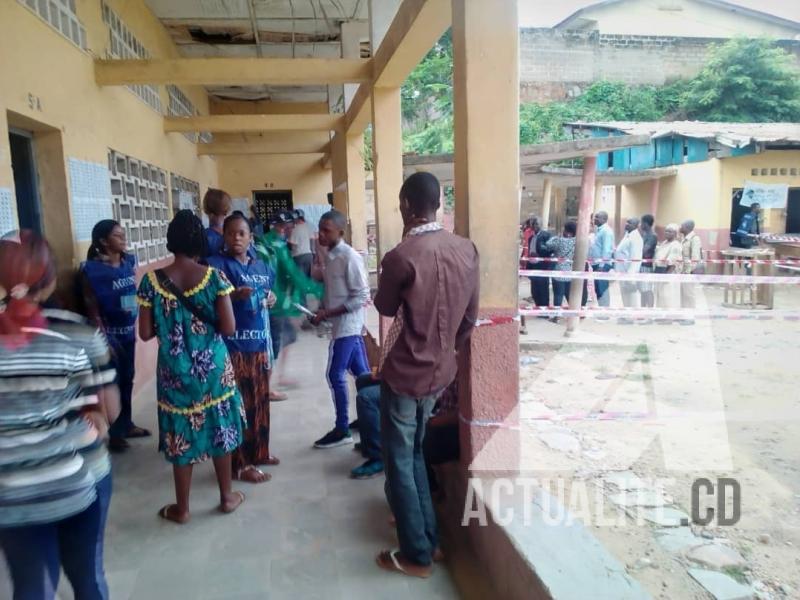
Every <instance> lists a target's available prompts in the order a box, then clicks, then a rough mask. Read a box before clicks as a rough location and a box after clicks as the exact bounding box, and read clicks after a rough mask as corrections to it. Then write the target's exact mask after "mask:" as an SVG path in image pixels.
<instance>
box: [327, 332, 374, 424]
mask: <svg viewBox="0 0 800 600" xmlns="http://www.w3.org/2000/svg"><path fill="white" fill-rule="evenodd" d="M347 371H350V373H352V375H353V377H358V376H359V375H364V374H365V373H369V364H368V363H367V349H366V348H365V347H364V339H363V338H362V337H361V336H360V335H350V336H347V337H342V338H338V339H335V340H333V341H331V345H330V350H329V351H328V385H329V386H330V388H331V394H332V395H333V404H334V407H335V408H336V429H339V430H342V431H344V430H346V429H347V428H348V427H349V424H350V421H349V419H348V412H347V408H348V400H347V379H346V378H345V373H346V372H347Z"/></svg>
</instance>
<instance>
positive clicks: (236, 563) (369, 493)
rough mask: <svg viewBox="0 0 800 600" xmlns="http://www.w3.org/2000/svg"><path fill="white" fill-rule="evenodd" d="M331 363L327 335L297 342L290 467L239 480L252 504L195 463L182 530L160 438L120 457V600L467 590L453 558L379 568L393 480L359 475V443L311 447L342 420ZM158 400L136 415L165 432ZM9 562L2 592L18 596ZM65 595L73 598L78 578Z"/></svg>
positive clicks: (285, 439)
mask: <svg viewBox="0 0 800 600" xmlns="http://www.w3.org/2000/svg"><path fill="white" fill-rule="evenodd" d="M326 361H327V341H326V340H321V339H318V338H317V337H316V336H313V335H311V334H308V333H304V334H302V335H301V337H300V340H299V342H298V343H297V344H296V345H295V346H294V347H292V349H291V354H290V356H289V366H290V372H291V376H292V377H293V378H296V379H297V380H298V381H299V382H301V386H300V387H299V388H298V389H297V390H293V391H292V392H291V399H290V400H289V401H287V402H282V403H273V404H272V448H271V450H272V452H273V454H275V455H277V456H279V457H280V459H281V464H280V465H279V466H277V467H271V468H269V471H270V473H272V476H273V479H272V481H270V482H268V483H265V484H262V485H259V486H254V485H251V484H238V487H239V488H240V489H242V490H244V491H245V492H246V494H247V501H246V502H245V503H244V504H243V505H242V507H241V508H240V509H239V510H238V511H237V512H236V513H234V514H232V515H222V514H220V513H218V512H217V511H216V504H217V502H218V496H217V491H216V484H215V480H214V475H213V468H212V466H211V464H210V463H208V464H203V465H200V466H199V467H197V468H196V469H195V473H194V481H193V488H192V520H191V522H190V523H189V524H187V525H184V526H182V527H181V526H177V525H175V524H172V523H169V522H166V521H163V520H161V519H159V518H158V517H157V516H156V512H157V511H158V509H159V508H160V507H161V506H162V505H164V504H166V503H168V502H172V501H173V498H174V497H173V487H172V476H171V469H170V466H169V465H168V464H167V463H166V462H165V461H164V459H163V457H162V456H161V455H159V454H158V453H157V452H156V449H155V442H154V441H152V440H135V441H134V448H133V449H132V450H131V451H129V452H128V453H126V454H124V455H122V456H120V457H115V464H114V468H115V469H114V477H115V481H114V496H113V499H112V503H111V513H110V518H109V523H108V528H107V532H106V559H105V564H106V571H107V574H108V578H109V585H110V587H111V597H112V599H113V600H127V599H128V598H133V599H136V600H140V599H141V600H159V599H162V598H163V599H169V600H195V599H197V600H200V599H209V600H210V599H230V600H245V599H248V600H249V599H256V598H261V599H264V598H270V599H276V598H293V599H312V598H320V599H324V600H334V599H342V600H345V599H350V598H369V599H371V600H373V599H374V600H377V599H382V598H386V599H389V598H391V599H394V598H406V597H413V598H441V599H445V598H447V599H449V598H458V592H457V591H456V588H455V586H454V584H453V582H452V580H451V579H450V576H449V574H448V572H447V570H446V568H445V567H443V566H438V567H437V568H436V570H435V574H434V576H433V577H432V578H430V579H428V580H412V579H409V578H407V577H403V576H400V575H395V574H392V573H386V572H384V571H381V570H380V569H378V567H377V566H376V565H375V563H374V556H375V554H376V553H377V551H378V550H380V549H382V548H388V547H395V546H396V538H395V535H394V531H393V529H392V528H391V527H390V526H389V524H388V521H387V519H388V517H389V512H388V509H387V506H386V502H385V500H384V497H383V479H382V478H379V479H373V480H369V481H354V480H351V479H349V477H348V474H349V471H350V469H351V468H352V467H354V466H356V465H357V464H359V459H360V456H358V455H357V454H356V453H355V452H353V451H352V447H343V448H336V449H332V450H314V449H312V447H311V446H312V443H313V441H314V440H315V439H317V438H318V437H320V436H321V435H322V434H324V433H325V432H326V431H327V430H328V429H329V428H330V426H331V425H332V420H333V407H332V404H331V400H330V395H329V392H328V388H327V386H326V384H325V380H324V369H325V365H326ZM153 397H154V396H153V393H152V391H149V390H148V391H145V392H144V393H142V394H140V396H139V398H138V399H137V404H136V406H135V416H136V421H137V423H138V424H141V425H144V426H147V427H152V428H155V406H154V402H153ZM351 404H352V405H353V408H352V411H353V412H354V411H355V408H354V403H353V402H351ZM0 569H2V570H3V572H0V599H2V598H7V597H10V594H9V590H8V583H7V575H6V574H5V572H4V564H3V565H2V567H0ZM60 597H61V598H62V599H68V598H71V597H72V595H71V593H70V591H69V586H68V585H65V584H63V583H62V586H61V593H60Z"/></svg>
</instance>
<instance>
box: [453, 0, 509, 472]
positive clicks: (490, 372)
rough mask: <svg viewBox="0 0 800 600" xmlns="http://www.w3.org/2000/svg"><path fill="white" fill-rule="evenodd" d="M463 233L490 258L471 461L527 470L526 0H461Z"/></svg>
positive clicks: (457, 104) (475, 349)
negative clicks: (522, 74)
mask: <svg viewBox="0 0 800 600" xmlns="http://www.w3.org/2000/svg"><path fill="white" fill-rule="evenodd" d="M453 51H454V79H453V83H454V86H453V87H454V89H453V100H454V111H455V190H456V206H455V209H456V215H455V216H456V232H457V233H459V234H460V235H463V236H466V237H469V238H470V239H471V240H472V241H473V242H474V243H475V245H476V246H477V248H478V251H479V252H480V260H481V305H480V315H481V319H483V320H485V325H482V326H480V327H478V328H476V330H475V331H474V333H473V336H472V341H471V344H470V348H469V351H468V352H467V353H466V355H462V356H460V357H459V366H460V371H459V383H460V388H459V391H460V399H459V412H460V413H461V445H462V452H461V457H462V462H463V463H464V464H465V466H467V467H468V468H469V469H470V470H471V471H472V472H483V473H493V474H494V473H513V472H516V471H517V470H518V469H519V456H520V440H519V406H518V405H519V324H518V323H517V322H516V320H515V319H516V316H517V312H518V275H517V265H518V261H517V254H518V251H519V248H518V235H517V232H518V229H519V210H520V184H519V30H518V19H517V0H493V1H492V2H485V1H482V0H453Z"/></svg>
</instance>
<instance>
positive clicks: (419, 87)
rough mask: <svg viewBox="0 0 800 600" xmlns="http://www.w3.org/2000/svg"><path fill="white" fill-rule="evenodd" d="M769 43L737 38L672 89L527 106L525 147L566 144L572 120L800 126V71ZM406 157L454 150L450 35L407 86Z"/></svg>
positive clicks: (615, 89) (523, 111)
mask: <svg viewBox="0 0 800 600" xmlns="http://www.w3.org/2000/svg"><path fill="white" fill-rule="evenodd" d="M793 60H794V59H793V58H792V56H791V55H789V54H788V53H787V52H785V51H784V50H782V49H781V48H779V47H778V46H776V45H775V44H774V43H772V42H770V41H767V40H754V39H734V40H730V41H728V42H726V43H724V44H721V45H719V46H717V47H715V48H714V49H713V50H712V52H711V55H710V58H709V61H708V64H707V65H706V66H705V68H704V69H703V70H702V71H701V73H700V74H698V75H697V76H696V77H695V78H694V79H692V80H680V81H676V82H674V83H672V84H670V85H666V86H661V87H657V86H647V85H645V86H630V85H626V84H624V83H620V82H612V81H599V82H596V83H594V84H592V85H590V86H589V87H588V88H587V89H586V90H584V92H583V93H582V94H581V95H580V96H578V97H577V98H574V99H571V100H566V101H562V102H551V103H548V104H534V103H528V104H521V105H520V143H521V144H523V145H527V144H536V143H541V142H548V141H558V140H563V139H565V138H566V134H565V132H564V123H568V122H571V121H660V120H678V119H686V118H692V119H698V120H706V121H739V122H770V121H800V70H798V68H797V67H796V66H795V64H794V62H793ZM401 95H402V107H403V108H402V110H403V121H404V135H403V145H404V151H405V152H412V153H416V154H441V153H447V152H452V151H453V42H452V37H451V35H450V32H448V33H446V34H445V35H444V36H443V37H442V38H441V39H440V40H439V42H438V43H437V44H436V45H435V46H434V47H433V48H432V49H431V50H430V52H428V54H427V56H426V57H425V58H424V59H423V60H422V62H421V63H420V64H419V65H418V66H417V68H416V69H415V70H414V72H413V73H412V74H411V75H410V76H409V78H408V79H407V80H406V82H405V84H404V85H403V88H402V91H401Z"/></svg>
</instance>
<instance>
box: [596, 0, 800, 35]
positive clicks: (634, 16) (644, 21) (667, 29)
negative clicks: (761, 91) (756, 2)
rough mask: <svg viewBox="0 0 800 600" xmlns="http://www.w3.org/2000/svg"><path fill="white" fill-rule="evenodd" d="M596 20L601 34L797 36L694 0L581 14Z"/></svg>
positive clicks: (644, 1)
mask: <svg viewBox="0 0 800 600" xmlns="http://www.w3.org/2000/svg"><path fill="white" fill-rule="evenodd" d="M581 16H582V17H583V18H586V19H593V20H596V21H597V23H598V26H597V27H596V28H597V29H599V30H600V32H601V33H607V34H619V35H665V36H671V35H674V36H681V37H720V38H729V37H734V36H737V35H743V36H748V37H760V36H766V37H775V38H779V39H794V37H795V35H797V34H798V33H800V32H798V30H797V29H794V28H791V27H787V26H784V25H779V24H774V23H770V22H768V21H765V20H761V19H756V18H753V17H746V16H743V15H741V14H736V13H733V12H731V11H727V10H724V9H722V8H718V7H714V6H710V5H708V4H702V3H700V2H696V1H694V0H669V1H668V2H666V1H664V0H627V1H625V2H618V3H612V4H607V5H602V4H601V5H600V6H597V7H596V8H590V9H588V10H586V11H584V12H583V13H582V15H581Z"/></svg>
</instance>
